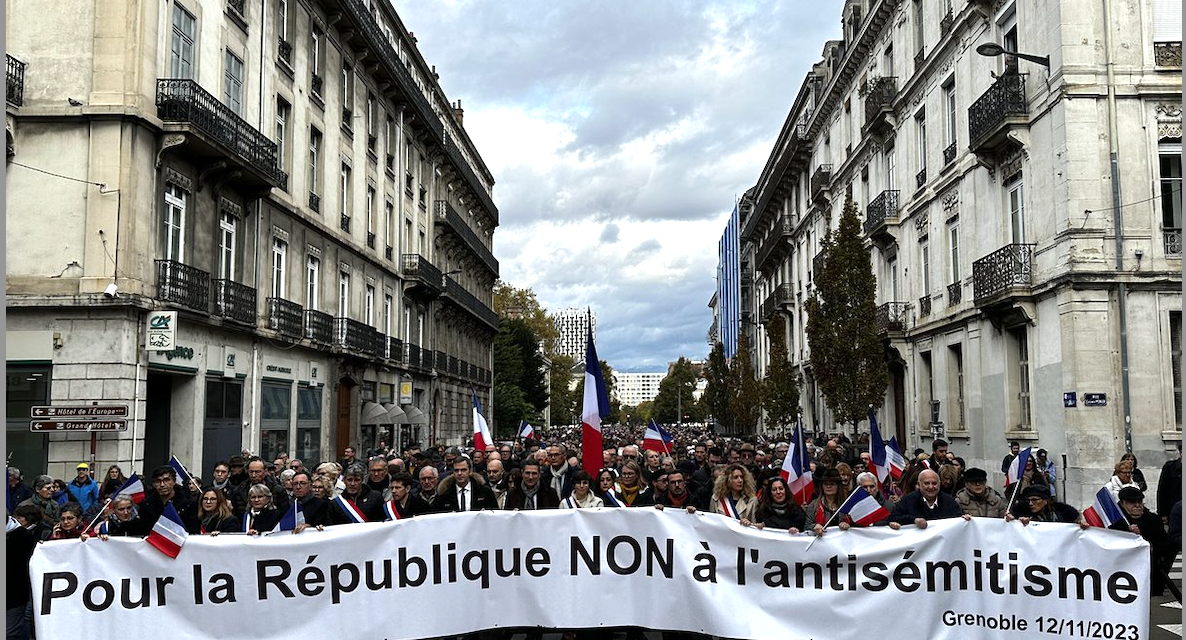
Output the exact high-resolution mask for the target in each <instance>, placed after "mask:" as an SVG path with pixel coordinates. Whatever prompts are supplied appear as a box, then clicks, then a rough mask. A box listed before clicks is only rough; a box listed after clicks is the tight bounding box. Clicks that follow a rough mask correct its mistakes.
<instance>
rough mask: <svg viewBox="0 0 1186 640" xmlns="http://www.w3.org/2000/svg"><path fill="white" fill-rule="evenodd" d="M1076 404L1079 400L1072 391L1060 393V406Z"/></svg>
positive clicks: (1073, 405)
mask: <svg viewBox="0 0 1186 640" xmlns="http://www.w3.org/2000/svg"><path fill="white" fill-rule="evenodd" d="M1078 405H1079V400H1078V397H1077V396H1076V395H1075V392H1074V391H1067V392H1066V393H1064V394H1062V406H1064V407H1075V406H1078Z"/></svg>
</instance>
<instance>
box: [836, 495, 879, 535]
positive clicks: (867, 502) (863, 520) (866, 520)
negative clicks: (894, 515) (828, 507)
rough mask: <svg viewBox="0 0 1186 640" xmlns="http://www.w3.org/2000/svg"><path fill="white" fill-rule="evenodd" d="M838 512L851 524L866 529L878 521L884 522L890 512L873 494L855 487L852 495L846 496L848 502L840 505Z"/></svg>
mask: <svg viewBox="0 0 1186 640" xmlns="http://www.w3.org/2000/svg"><path fill="white" fill-rule="evenodd" d="M840 510H841V511H842V512H844V513H847V514H848V517H849V518H851V519H852V521H853V523H854V524H856V525H857V526H860V527H867V526H869V525H871V524H873V523H874V522H877V521H878V520H884V519H886V518H888V517H889V515H890V512H889V510H888V509H886V508H885V507H883V506H881V503H880V502H878V501H877V498H874V497H873V494H871V493H869V492H868V491H866V490H865V488H864V487H857V490H856V491H853V492H852V495H850V496H848V500H845V501H844V504H842V505H840Z"/></svg>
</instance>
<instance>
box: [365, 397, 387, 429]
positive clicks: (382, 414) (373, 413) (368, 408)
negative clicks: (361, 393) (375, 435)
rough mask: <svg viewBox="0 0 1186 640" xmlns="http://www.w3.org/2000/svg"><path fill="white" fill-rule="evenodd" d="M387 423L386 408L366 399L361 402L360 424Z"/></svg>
mask: <svg viewBox="0 0 1186 640" xmlns="http://www.w3.org/2000/svg"><path fill="white" fill-rule="evenodd" d="M386 423H387V409H384V408H383V405H381V404H379V403H378V402H371V401H370V400H367V401H366V402H364V403H362V422H361V424H367V425H370V424H386Z"/></svg>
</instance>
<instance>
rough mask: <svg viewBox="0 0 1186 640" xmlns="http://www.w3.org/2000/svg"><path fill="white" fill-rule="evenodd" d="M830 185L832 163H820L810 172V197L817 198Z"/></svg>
mask: <svg viewBox="0 0 1186 640" xmlns="http://www.w3.org/2000/svg"><path fill="white" fill-rule="evenodd" d="M831 187H832V165H830V164H821V165H820V166H819V167H817V168H816V170H815V173H812V174H811V197H813V198H817V197H819V196H820V195H821V194H822V193H823V192H824V191H827V190H828V189H830V188H831Z"/></svg>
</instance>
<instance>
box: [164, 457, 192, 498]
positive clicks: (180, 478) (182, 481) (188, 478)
mask: <svg viewBox="0 0 1186 640" xmlns="http://www.w3.org/2000/svg"><path fill="white" fill-rule="evenodd" d="M169 466H170V467H173V470H174V471H176V472H177V484H179V485H181V486H182V487H185V489H186V491H188V490H189V483H190V482H192V481H193V479H194V477H193V476H192V475H190V473H189V470H188V469H186V468H185V465H183V464H181V461H180V460H178V459H177V456H172V457H170V458H169Z"/></svg>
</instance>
